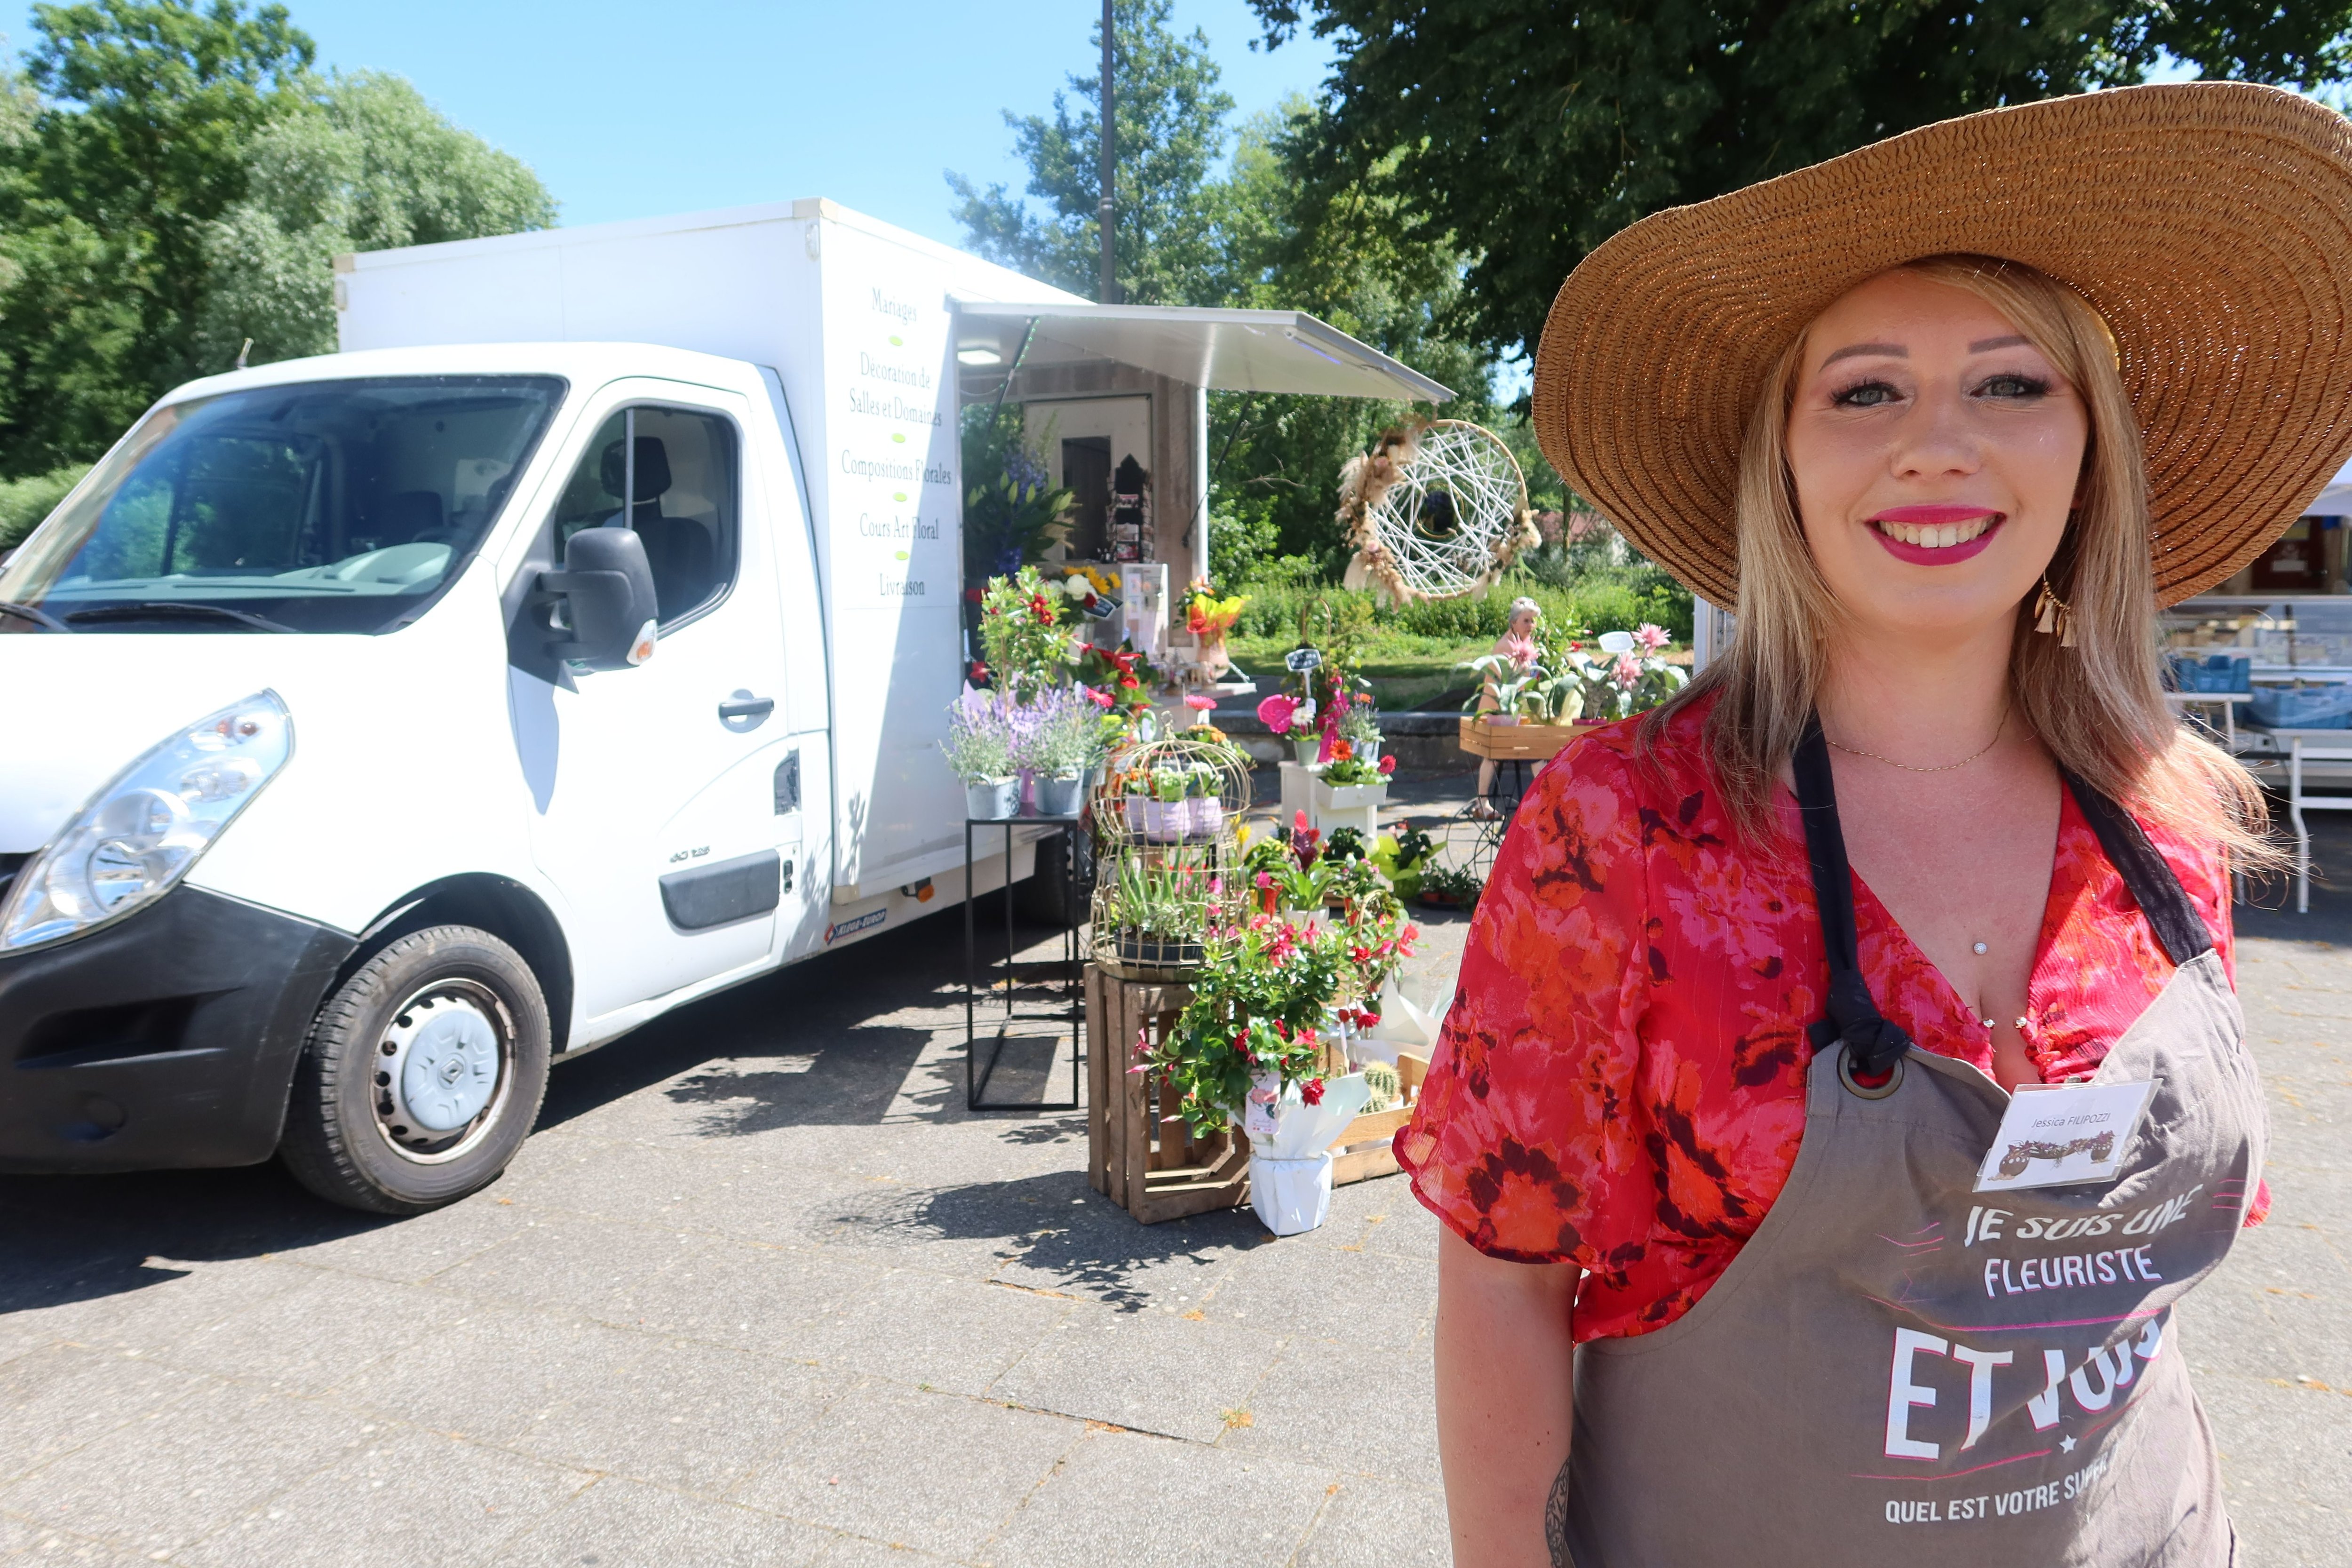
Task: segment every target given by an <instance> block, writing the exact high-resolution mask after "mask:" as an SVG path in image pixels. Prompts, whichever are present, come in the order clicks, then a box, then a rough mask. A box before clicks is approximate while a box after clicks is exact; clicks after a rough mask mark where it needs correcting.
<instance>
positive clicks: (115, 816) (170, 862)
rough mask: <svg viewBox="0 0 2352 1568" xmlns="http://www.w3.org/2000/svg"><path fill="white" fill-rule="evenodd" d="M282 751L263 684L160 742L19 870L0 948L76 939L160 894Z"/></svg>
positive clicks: (0, 917) (274, 704)
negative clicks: (262, 688)
mask: <svg viewBox="0 0 2352 1568" xmlns="http://www.w3.org/2000/svg"><path fill="white" fill-rule="evenodd" d="M293 751H294V721H293V718H292V716H291V715H290V714H289V713H288V712H287V711H286V704H285V703H284V702H282V701H280V700H278V693H276V692H274V691H257V692H255V693H254V694H253V695H252V696H250V697H248V698H247V699H246V700H244V701H242V702H233V703H231V704H229V705H228V706H227V707H226V708H224V709H222V710H220V711H218V712H217V713H207V714H205V716H204V717H203V718H201V719H199V720H197V721H195V722H194V724H191V725H189V726H188V727H187V728H186V729H185V730H183V731H179V732H178V733H177V734H174V735H171V736H169V737H167V738H165V740H164V741H163V742H162V743H161V744H160V745H157V746H156V747H155V748H154V749H153V750H152V751H150V752H148V753H147V754H146V755H145V756H143V757H141V758H140V759H139V760H138V761H137V762H135V763H131V766H129V767H128V768H126V769H124V770H123V771H122V773H121V774H120V775H119V776H117V777H116V779H115V780H114V782H113V783H112V784H108V785H107V786H106V787H105V788H104V789H102V790H100V791H99V792H98V795H96V797H95V798H93V799H92V800H91V801H90V803H89V805H87V806H84V807H83V808H82V812H81V815H80V816H77V817H75V818H74V819H73V821H72V822H70V823H68V825H67V826H66V830H65V831H64V832H63V833H61V834H59V835H58V837H56V838H55V839H54V840H52V841H51V843H50V844H49V847H47V849H44V850H43V851H42V852H41V853H40V854H39V855H37V856H36V857H34V858H33V860H32V862H31V863H30V864H29V865H27V866H26V868H24V870H23V871H21V872H20V873H18V875H17V878H16V886H15V887H14V888H12V889H9V894H8V900H7V903H6V906H5V908H0V952H9V951H14V950H16V949H18V948H26V947H37V946H39V945H40V944H41V943H43V942H58V941H61V940H63V939H64V938H66V937H69V936H79V934H81V933H82V932H83V931H88V930H89V929H90V928H91V927H93V926H97V925H102V924H104V923H105V922H107V921H112V920H119V919H121V917H122V916H124V915H127V914H129V913H131V911H132V910H136V909H139V908H141V907H142V905H145V904H148V903H150V902H152V901H153V900H156V899H158V898H160V897H162V896H163V894H164V893H165V892H166V891H168V890H169V889H171V887H172V885H173V883H175V882H177V881H178V880H179V879H181V878H183V877H184V876H186V875H187V874H188V868H189V867H191V866H194V864H195V863H196V858H197V857H198V856H200V855H202V854H203V853H204V852H205V849H206V848H208V847H210V846H211V844H212V841H213V840H214V839H215V838H216V837H219V836H220V831H221V829H222V828H224V827H226V826H228V825H229V824H230V823H232V822H234V821H236V814H237V813H238V812H240V811H243V810H244V809H245V808H246V806H247V804H249V803H250V802H251V801H252V799H253V797H254V796H255V795H259V794H260V793H261V789H262V786H263V785H264V784H268V782H269V781H270V780H271V779H272V778H274V777H276V776H277V773H278V769H280V768H282V767H284V766H285V765H286V759H287V758H288V757H289V756H290V755H292V754H293Z"/></svg>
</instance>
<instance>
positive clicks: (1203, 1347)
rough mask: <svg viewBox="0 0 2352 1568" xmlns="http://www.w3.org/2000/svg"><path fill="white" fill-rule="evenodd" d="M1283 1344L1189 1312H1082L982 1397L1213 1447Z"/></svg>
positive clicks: (1091, 1309)
mask: <svg viewBox="0 0 2352 1568" xmlns="http://www.w3.org/2000/svg"><path fill="white" fill-rule="evenodd" d="M1282 1344H1283V1342H1282V1341H1281V1340H1280V1339H1279V1338H1278V1337H1276V1335H1274V1334H1270V1333H1267V1332H1265V1331H1263V1330H1259V1329H1245V1328H1242V1327H1239V1326H1238V1325H1235V1324H1231V1323H1221V1322H1212V1321H1209V1320H1208V1318H1207V1317H1206V1315H1205V1314H1203V1313H1202V1312H1201V1311H1199V1310H1193V1311H1189V1312H1184V1313H1178V1312H1176V1311H1175V1310H1172V1309H1168V1308H1162V1309H1160V1310H1158V1311H1150V1312H1122V1311H1118V1310H1115V1309H1112V1308H1108V1307H1098V1306H1093V1305H1087V1306H1084V1307H1081V1308H1078V1309H1076V1310H1073V1311H1071V1312H1069V1313H1068V1314H1067V1315H1066V1316H1065V1317H1064V1318H1063V1319H1062V1321H1060V1322H1059V1323H1057V1324H1056V1325H1055V1329H1054V1331H1053V1332H1051V1333H1048V1334H1046V1335H1045V1336H1044V1337H1043V1338H1042V1339H1041V1340H1040V1341H1039V1342H1037V1344H1036V1345H1035V1346H1034V1348H1032V1349H1031V1350H1030V1352H1029V1353H1028V1354H1026V1355H1024V1356H1023V1357H1022V1358H1021V1360H1020V1361H1019V1362H1018V1363H1016V1364H1015V1365H1014V1366H1013V1368H1012V1370H1010V1371H1009V1372H1007V1373H1005V1374H1004V1375H1003V1377H1000V1378H998V1379H997V1380H996V1383H995V1384H994V1385H993V1386H992V1387H991V1388H990V1389H989V1391H988V1392H989V1394H991V1396H992V1397H994V1398H998V1399H1004V1400H1009V1401H1011V1402H1012V1403H1013V1404H1015V1405H1028V1406H1029V1407H1030V1408H1032V1409H1035V1410H1051V1411H1054V1412H1056V1413H1057V1414H1060V1415H1076V1416H1080V1417H1083V1418H1085V1419H1087V1420H1089V1421H1098V1422H1104V1423H1107V1424H1108V1425H1111V1426H1126V1427H1131V1428H1133V1429H1135V1430H1137V1431H1141V1432H1152V1433H1158V1434H1160V1435H1161V1436H1171V1437H1183V1438H1189V1439H1190V1440H1191V1441H1192V1442H1195V1443H1213V1442H1215V1441H1216V1440H1217V1439H1218V1438H1219V1437H1220V1436H1223V1434H1224V1432H1225V1429H1226V1427H1227V1426H1228V1425H1229V1424H1230V1423H1231V1421H1232V1420H1233V1419H1234V1418H1236V1417H1237V1415H1239V1413H1241V1412H1243V1411H1245V1410H1246V1409H1247V1408H1248V1406H1249V1405H1250V1403H1251V1396H1252V1395H1253V1394H1255V1392H1256V1390H1257V1387H1258V1384H1260V1383H1261V1382H1262V1381H1263V1380H1264V1379H1265V1375H1266V1372H1267V1370H1268V1369H1269V1368H1271V1367H1272V1366H1273V1365H1274V1363H1275V1360H1276V1356H1277V1355H1278V1354H1279V1353H1280V1352H1281V1350H1282Z"/></svg>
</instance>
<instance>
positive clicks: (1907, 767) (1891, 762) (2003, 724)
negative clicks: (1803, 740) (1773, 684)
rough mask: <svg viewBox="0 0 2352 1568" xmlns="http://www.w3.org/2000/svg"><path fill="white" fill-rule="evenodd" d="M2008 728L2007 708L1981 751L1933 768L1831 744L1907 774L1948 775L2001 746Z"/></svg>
mask: <svg viewBox="0 0 2352 1568" xmlns="http://www.w3.org/2000/svg"><path fill="white" fill-rule="evenodd" d="M2008 728H2009V710H2008V709H2007V708H2003V709H2002V710H2000V723H1998V724H1996V725H1994V726H1993V727H1992V739H1991V740H1990V741H1987V742H1985V743H1984V745H1983V747H1982V748H1981V749H1980V750H1979V751H1975V752H1970V753H1969V754H1968V755H1967V756H1965V757H1962V758H1961V759H1960V760H1959V761H1958V762H1957V763H1939V764H1937V766H1935V767H1932V768H1921V767H1914V766H1913V765H1912V764H1911V763H1898V762H1896V761H1895V759H1894V758H1893V757H1882V756H1880V755H1879V754H1878V753H1877V752H1865V751H1864V750H1863V749H1862V748H1861V747H1860V746H1839V745H1838V743H1837V742H1835V741H1830V744H1831V745H1832V746H1836V747H1837V749H1838V750H1839V751H1841V752H1844V753H1845V754H1846V755H1847V756H1850V757H1868V758H1869V759H1870V760H1871V761H1872V762H1874V763H1885V764H1886V765H1887V766H1888V767H1890V768H1901V769H1902V770H1903V771H1904V772H1905V773H1950V772H1951V771H1952V770H1953V769H1955V768H1964V767H1967V766H1968V765H1969V763H1973V762H1975V761H1976V760H1977V759H1978V758H1979V757H1981V756H1983V755H1984V754H1985V752H1990V751H1991V750H1992V749H1993V748H1994V747H1995V746H1997V745H1999V744H2000V732H2001V731H2003V730H2006V729H2008ZM1822 740H1824V741H1829V740H1830V738H1829V737H1828V736H1827V735H1823V736H1822Z"/></svg>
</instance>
